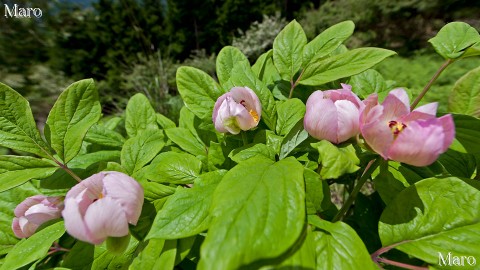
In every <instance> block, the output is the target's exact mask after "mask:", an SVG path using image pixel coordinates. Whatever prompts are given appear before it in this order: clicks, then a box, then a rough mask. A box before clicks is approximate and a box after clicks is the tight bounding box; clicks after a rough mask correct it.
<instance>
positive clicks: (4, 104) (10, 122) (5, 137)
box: [0, 83, 51, 158]
mask: <svg viewBox="0 0 480 270" xmlns="http://www.w3.org/2000/svg"><path fill="white" fill-rule="evenodd" d="M0 146H3V147H7V148H11V149H15V150H20V151H25V152H28V153H32V154H35V155H38V156H41V157H44V158H48V157H49V156H50V155H51V152H50V148H49V147H48V146H47V144H46V143H45V142H44V141H43V139H42V136H41V135H40V132H39V131H38V129H37V125H36V124H35V120H34V119H33V115H32V110H31V109H30V105H29V104H28V101H27V100H26V99H25V98H24V97H22V96H21V95H20V94H19V93H17V92H16V91H15V90H13V89H12V88H10V87H8V86H6V85H5V84H2V83H0Z"/></svg>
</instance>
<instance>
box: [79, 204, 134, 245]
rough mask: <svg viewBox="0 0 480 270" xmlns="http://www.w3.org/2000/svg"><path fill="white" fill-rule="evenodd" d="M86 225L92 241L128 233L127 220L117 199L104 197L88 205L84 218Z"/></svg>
mask: <svg viewBox="0 0 480 270" xmlns="http://www.w3.org/2000/svg"><path fill="white" fill-rule="evenodd" d="M84 221H85V224H86V227H88V229H89V230H90V232H91V235H92V238H93V239H94V241H91V243H94V244H100V243H101V242H103V241H105V239H106V238H107V237H108V236H114V237H120V236H125V235H127V234H128V222H127V217H126V215H125V212H124V211H123V209H122V206H121V205H120V203H119V202H118V201H116V200H115V199H113V198H110V197H105V198H103V199H100V200H98V201H96V202H94V203H92V204H91V205H90V207H89V208H88V209H87V213H86V214H85V218H84Z"/></svg>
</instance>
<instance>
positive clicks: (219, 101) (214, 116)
mask: <svg viewBox="0 0 480 270" xmlns="http://www.w3.org/2000/svg"><path fill="white" fill-rule="evenodd" d="M227 96H230V94H229V93H225V94H223V95H221V96H220V97H219V98H218V99H217V101H215V106H214V107H213V113H212V122H213V123H215V122H216V119H217V117H218V111H219V110H220V106H221V105H222V103H223V101H224V100H225V99H226V98H227Z"/></svg>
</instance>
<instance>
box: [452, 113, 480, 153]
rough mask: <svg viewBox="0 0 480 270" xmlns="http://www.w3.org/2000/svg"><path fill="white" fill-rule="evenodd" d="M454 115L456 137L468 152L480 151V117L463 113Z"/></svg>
mask: <svg viewBox="0 0 480 270" xmlns="http://www.w3.org/2000/svg"><path fill="white" fill-rule="evenodd" d="M452 116H453V121H454V123H455V138H456V139H457V140H458V141H459V142H460V144H462V146H463V147H464V148H465V150H466V151H467V153H470V154H478V153H480V143H479V142H480V119H478V118H475V117H472V116H468V115H462V114H453V115H452Z"/></svg>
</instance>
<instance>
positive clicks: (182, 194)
mask: <svg viewBox="0 0 480 270" xmlns="http://www.w3.org/2000/svg"><path fill="white" fill-rule="evenodd" d="M224 175H225V171H213V172H210V173H207V174H203V175H202V176H200V178H199V180H197V181H200V182H201V181H205V182H208V183H206V184H204V185H200V186H197V184H195V185H194V186H193V188H181V187H179V188H177V191H176V192H175V194H173V195H172V196H170V197H169V198H168V200H167V202H166V203H165V205H164V206H163V208H162V210H160V211H159V212H158V214H157V216H156V217H155V220H154V222H153V224H152V228H151V230H150V233H149V234H148V236H147V239H152V238H161V239H179V238H185V237H189V236H193V235H196V234H198V233H201V232H203V231H205V230H206V229H207V228H208V226H209V225H210V220H211V217H210V215H209V209H210V206H211V204H212V196H213V192H214V191H215V188H216V187H217V185H218V183H219V182H220V180H222V178H223V176H224Z"/></svg>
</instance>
